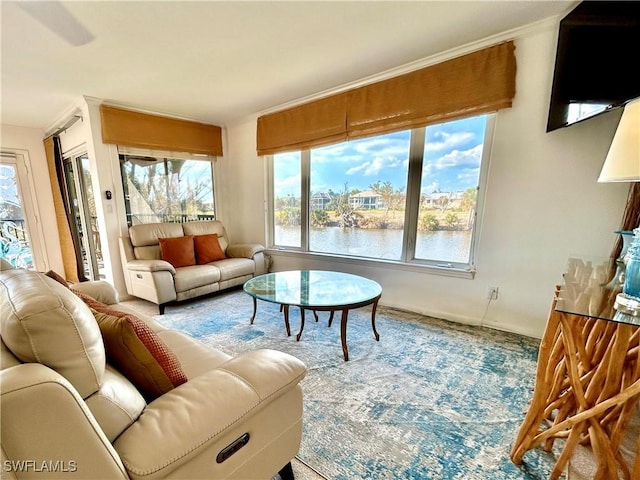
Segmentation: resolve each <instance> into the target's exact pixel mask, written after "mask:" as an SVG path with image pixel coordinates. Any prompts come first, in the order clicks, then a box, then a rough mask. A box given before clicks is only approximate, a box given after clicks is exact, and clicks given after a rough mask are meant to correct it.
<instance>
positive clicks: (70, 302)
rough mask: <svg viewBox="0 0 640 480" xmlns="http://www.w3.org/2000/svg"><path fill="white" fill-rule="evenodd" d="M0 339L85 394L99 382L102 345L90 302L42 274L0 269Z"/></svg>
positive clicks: (98, 386) (13, 349) (24, 359)
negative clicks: (0, 271)
mask: <svg viewBox="0 0 640 480" xmlns="http://www.w3.org/2000/svg"><path fill="white" fill-rule="evenodd" d="M0 317H1V321H2V324H1V325H2V340H3V341H4V343H5V344H6V346H7V347H8V348H9V350H11V352H12V353H13V354H14V355H15V356H16V357H17V358H18V359H19V360H20V361H22V362H36V363H42V364H43V365H46V366H48V367H50V368H52V369H53V370H55V371H57V372H58V373H59V374H60V375H62V376H63V377H65V378H66V379H67V380H69V382H70V383H71V384H72V385H73V386H74V387H75V388H76V390H77V391H78V393H79V394H80V395H81V396H82V398H86V397H87V396H89V395H91V394H92V393H94V392H96V391H97V390H98V388H100V384H101V383H102V378H103V375H104V370H105V351H104V344H103V342H102V336H101V334H100V329H99V327H98V324H97V323H96V321H95V319H94V318H93V314H92V313H91V310H89V307H87V306H86V305H85V304H84V303H83V302H82V301H81V300H80V299H79V298H78V297H76V296H75V295H74V294H73V293H72V292H71V291H70V290H69V289H68V288H65V287H63V286H62V285H60V284H59V283H58V282H56V281H55V280H52V279H51V278H49V277H47V276H46V275H44V274H42V273H38V272H34V271H30V270H23V269H15V270H6V271H2V273H0Z"/></svg>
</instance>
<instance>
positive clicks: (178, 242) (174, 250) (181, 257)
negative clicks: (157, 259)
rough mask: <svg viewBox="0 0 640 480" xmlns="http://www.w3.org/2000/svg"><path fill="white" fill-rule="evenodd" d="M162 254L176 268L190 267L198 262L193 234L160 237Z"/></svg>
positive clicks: (163, 258)
mask: <svg viewBox="0 0 640 480" xmlns="http://www.w3.org/2000/svg"><path fill="white" fill-rule="evenodd" d="M158 243H160V256H161V257H162V260H164V261H166V262H169V263H170V264H171V265H173V266H174V267H175V268H180V267H188V266H190V265H195V264H196V255H195V250H194V248H193V235H185V236H184V237H175V238H159V239H158Z"/></svg>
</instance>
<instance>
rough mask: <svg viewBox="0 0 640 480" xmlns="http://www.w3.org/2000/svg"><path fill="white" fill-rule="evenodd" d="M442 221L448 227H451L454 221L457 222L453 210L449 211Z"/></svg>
mask: <svg viewBox="0 0 640 480" xmlns="http://www.w3.org/2000/svg"><path fill="white" fill-rule="evenodd" d="M444 223H446V224H447V225H448V226H450V227H453V226H454V225H455V224H456V223H458V216H457V215H456V214H455V213H453V212H449V213H447V214H446V215H445V217H444Z"/></svg>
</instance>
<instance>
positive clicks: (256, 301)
mask: <svg viewBox="0 0 640 480" xmlns="http://www.w3.org/2000/svg"><path fill="white" fill-rule="evenodd" d="M251 298H252V299H253V315H251V325H253V321H254V320H255V319H256V310H257V309H258V300H256V297H251Z"/></svg>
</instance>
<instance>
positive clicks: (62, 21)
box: [17, 2, 95, 47]
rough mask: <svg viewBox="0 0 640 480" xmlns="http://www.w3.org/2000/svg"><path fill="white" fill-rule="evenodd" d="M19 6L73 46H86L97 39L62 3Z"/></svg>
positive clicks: (34, 3) (20, 4)
mask: <svg viewBox="0 0 640 480" xmlns="http://www.w3.org/2000/svg"><path fill="white" fill-rule="evenodd" d="M17 5H18V6H19V7H20V8H21V9H22V10H24V11H25V12H27V13H28V14H29V15H31V16H32V17H33V18H35V19H36V20H37V21H38V22H40V23H41V24H42V25H44V26H45V27H47V28H48V29H49V30H51V31H52V32H53V33H55V34H56V35H58V36H60V37H62V38H63V39H64V40H66V41H67V42H69V43H70V44H71V45H74V46H76V47H78V46H80V45H85V44H87V43H89V42H91V41H92V40H93V39H94V38H95V37H94V36H93V34H92V33H91V32H90V31H89V30H87V29H86V28H85V26H84V25H82V24H81V23H80V22H79V21H78V20H76V19H75V17H74V16H73V15H71V13H70V12H69V10H67V9H66V7H65V6H64V5H63V4H62V3H60V2H18V3H17Z"/></svg>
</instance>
